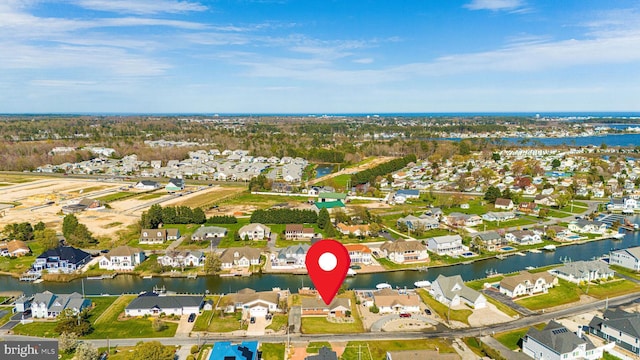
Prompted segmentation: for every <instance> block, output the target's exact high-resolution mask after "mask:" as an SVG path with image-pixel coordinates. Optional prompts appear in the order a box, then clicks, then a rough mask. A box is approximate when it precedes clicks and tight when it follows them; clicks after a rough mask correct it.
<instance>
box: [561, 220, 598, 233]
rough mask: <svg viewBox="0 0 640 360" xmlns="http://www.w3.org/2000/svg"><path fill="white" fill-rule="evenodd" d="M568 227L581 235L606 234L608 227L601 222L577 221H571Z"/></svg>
mask: <svg viewBox="0 0 640 360" xmlns="http://www.w3.org/2000/svg"><path fill="white" fill-rule="evenodd" d="M567 227H568V228H569V230H571V231H573V232H576V233H579V234H604V233H605V232H606V231H607V227H608V226H607V224H605V223H603V222H600V221H591V220H585V219H577V220H573V221H571V222H570V223H569V225H568V226H567Z"/></svg>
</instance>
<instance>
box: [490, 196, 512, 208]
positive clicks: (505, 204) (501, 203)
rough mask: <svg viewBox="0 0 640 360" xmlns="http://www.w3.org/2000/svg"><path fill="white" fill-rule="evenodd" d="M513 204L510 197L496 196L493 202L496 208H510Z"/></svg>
mask: <svg viewBox="0 0 640 360" xmlns="http://www.w3.org/2000/svg"><path fill="white" fill-rule="evenodd" d="M514 206H515V205H514V204H513V201H512V200H511V199H503V198H497V199H496V202H495V204H494V207H495V208H496V209H503V210H512V209H513V208H514Z"/></svg>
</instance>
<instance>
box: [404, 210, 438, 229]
mask: <svg viewBox="0 0 640 360" xmlns="http://www.w3.org/2000/svg"><path fill="white" fill-rule="evenodd" d="M401 224H404V225H405V226H406V227H407V229H408V230H410V231H411V230H419V229H420V230H432V229H437V228H438V227H440V222H439V221H438V219H437V218H435V217H432V216H428V215H425V214H423V215H420V216H413V215H407V216H405V217H401V218H399V219H398V220H397V221H396V225H397V226H400V225H401Z"/></svg>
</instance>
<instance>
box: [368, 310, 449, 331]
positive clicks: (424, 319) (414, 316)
mask: <svg viewBox="0 0 640 360" xmlns="http://www.w3.org/2000/svg"><path fill="white" fill-rule="evenodd" d="M398 319H403V320H405V319H406V320H418V321H422V322H424V323H425V324H428V325H433V326H436V325H438V322H437V321H435V320H434V319H430V318H427V317H425V316H422V315H418V314H411V317H409V318H401V317H400V314H389V315H385V316H383V317H382V318H380V319H378V320H377V321H376V322H374V323H373V324H372V325H371V332H379V331H382V329H383V328H384V326H385V325H386V324H387V323H388V322H390V321H393V320H398Z"/></svg>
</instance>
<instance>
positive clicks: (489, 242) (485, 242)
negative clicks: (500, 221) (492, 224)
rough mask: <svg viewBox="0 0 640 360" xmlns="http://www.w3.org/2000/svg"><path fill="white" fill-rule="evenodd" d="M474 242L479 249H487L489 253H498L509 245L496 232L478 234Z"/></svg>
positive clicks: (474, 237)
mask: <svg viewBox="0 0 640 360" xmlns="http://www.w3.org/2000/svg"><path fill="white" fill-rule="evenodd" d="M473 241H474V243H475V244H477V245H479V247H482V248H485V249H487V250H488V251H496V250H497V249H498V248H500V247H501V246H503V245H506V244H507V240H506V239H505V238H503V237H502V236H500V234H498V233H497V232H496V231H487V232H483V233H477V234H475V235H474V236H473Z"/></svg>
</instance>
